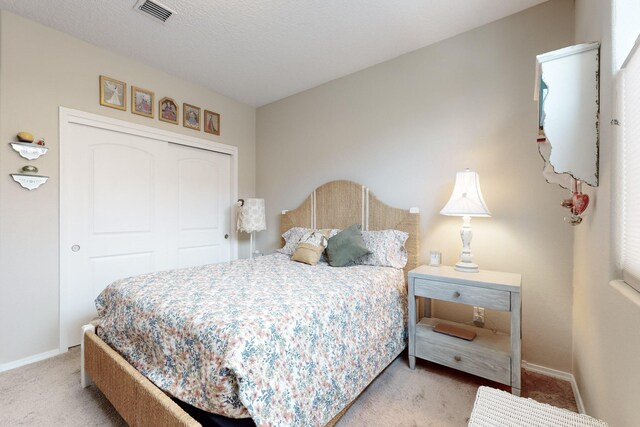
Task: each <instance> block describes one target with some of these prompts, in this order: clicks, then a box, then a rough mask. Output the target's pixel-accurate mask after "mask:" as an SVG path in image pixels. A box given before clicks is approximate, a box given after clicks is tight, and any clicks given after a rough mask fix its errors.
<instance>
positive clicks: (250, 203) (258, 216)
mask: <svg viewBox="0 0 640 427" xmlns="http://www.w3.org/2000/svg"><path fill="white" fill-rule="evenodd" d="M237 206H238V231H242V232H245V233H250V235H251V240H250V241H249V250H250V258H253V257H254V256H260V255H262V254H261V253H259V252H258V251H256V250H255V249H254V242H253V234H254V233H255V232H256V231H262V230H266V229H267V218H266V213H265V208H264V199H240V200H238V204H237Z"/></svg>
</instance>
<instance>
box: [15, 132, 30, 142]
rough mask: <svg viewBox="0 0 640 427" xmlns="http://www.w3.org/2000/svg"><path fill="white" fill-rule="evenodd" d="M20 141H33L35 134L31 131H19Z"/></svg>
mask: <svg viewBox="0 0 640 427" xmlns="http://www.w3.org/2000/svg"><path fill="white" fill-rule="evenodd" d="M16 136H17V137H18V141H20V142H33V135H31V134H30V133H29V132H18V135H16Z"/></svg>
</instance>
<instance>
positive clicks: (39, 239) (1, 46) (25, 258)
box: [0, 11, 255, 366]
mask: <svg viewBox="0 0 640 427" xmlns="http://www.w3.org/2000/svg"><path fill="white" fill-rule="evenodd" d="M0 64H1V68H0V125H1V126H0V141H2V144H0V172H1V173H0V177H1V178H0V343H2V345H0V366H1V365H2V364H4V363H9V362H12V361H16V360H19V359H22V358H26V357H29V356H32V355H36V354H39V353H43V352H46V351H49V350H52V349H56V348H57V347H58V288H59V283H58V282H59V281H58V274H59V266H58V252H59V249H58V245H59V243H58V242H59V240H58V233H59V227H58V209H59V206H58V205H59V204H58V186H59V179H58V178H59V162H58V156H59V151H58V146H59V144H58V127H59V126H58V107H59V106H64V107H69V108H75V109H79V110H84V111H89V112H92V113H96V114H102V115H105V116H109V117H113V118H117V119H121V120H127V121H130V122H135V123H139V124H143V125H147V126H154V127H157V128H161V129H165V130H168V131H172V132H179V133H184V134H185V135H190V136H195V137H199V138H204V139H211V140H215V141H217V142H221V143H224V144H229V145H235V146H237V147H239V188H238V191H239V195H240V196H252V195H253V194H254V190H255V108H253V107H250V106H248V105H245V104H242V103H240V102H237V101H234V100H231V99H229V98H227V97H224V96H221V95H219V94H217V93H215V92H212V91H209V90H206V89H204V88H203V87H200V86H196V85H194V84H192V83H189V82H187V81H185V80H182V79H179V78H176V77H174V76H171V75H168V74H165V73H163V72H160V71H158V70H155V69H153V68H150V67H148V66H145V65H144V64H141V63H139V62H137V61H135V60H133V59H130V58H125V57H123V56H120V55H117V54H114V53H111V52H108V51H106V50H104V49H101V48H98V47H95V46H93V45H90V44H87V43H85V42H82V41H80V40H78V39H75V38H73V37H71V36H68V35H66V34H63V33H60V32H58V31H54V30H52V29H49V28H47V27H44V26H41V25H39V24H36V23H34V22H32V21H29V20H26V19H23V18H21V17H18V16H16V15H13V14H11V13H8V12H5V11H2V12H1V15H0ZM184 66H185V67H188V66H190V65H189V64H184ZM100 74H104V75H107V76H110V77H113V78H116V79H119V80H123V81H125V82H127V83H128V85H135V86H140V87H142V88H145V89H149V90H152V91H154V92H155V95H156V97H157V98H156V102H157V99H159V98H162V97H164V96H170V97H172V98H174V99H175V100H176V101H177V102H178V103H179V104H182V102H188V103H190V104H194V105H198V106H200V107H202V108H208V109H212V110H214V111H217V112H219V113H220V114H221V115H222V121H221V124H222V135H221V136H220V137H215V136H212V135H209V134H205V133H204V132H196V131H193V130H190V129H186V128H184V127H182V125H180V126H176V125H172V124H169V123H164V122H160V121H159V120H158V119H157V118H155V119H153V120H152V119H149V118H146V117H141V116H136V115H133V114H131V108H130V105H129V106H128V111H119V110H115V109H112V108H107V107H102V106H100V105H99V103H98V100H99V96H98V76H99V75H100ZM129 95H130V92H129V93H128V95H127V100H129ZM156 107H157V106H156ZM181 108H182V107H181ZM156 115H157V114H156ZM20 130H26V131H29V132H31V133H33V134H34V135H35V136H37V137H44V138H45V139H46V142H47V146H48V147H49V152H48V154H47V155H46V156H44V157H41V158H39V159H37V160H35V161H27V160H26V159H22V158H21V157H19V156H18V154H17V153H15V152H13V150H12V149H11V147H10V146H9V145H8V144H7V143H8V142H9V141H13V140H15V134H16V133H17V131H20ZM28 163H29V164H33V165H35V166H37V167H38V168H39V169H40V173H42V174H44V175H48V176H50V179H49V181H48V182H47V183H46V184H45V185H44V186H42V187H40V188H39V189H37V190H34V191H31V192H30V191H27V190H24V189H22V188H20V187H19V186H18V184H16V183H15V182H13V180H12V179H11V177H10V176H9V174H10V173H14V172H18V171H19V169H20V168H21V167H22V166H24V165H25V164H28ZM246 246H247V245H246V244H245V243H244V242H243V244H242V245H241V254H240V255H241V256H243V255H244V254H245V253H247V254H248V249H247V248H246Z"/></svg>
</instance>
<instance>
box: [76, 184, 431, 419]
mask: <svg viewBox="0 0 640 427" xmlns="http://www.w3.org/2000/svg"><path fill="white" fill-rule="evenodd" d="M354 223H357V224H361V225H362V228H363V230H386V229H395V230H400V231H403V232H406V233H408V239H407V241H406V243H405V248H406V250H407V254H408V261H407V264H406V265H405V267H404V271H401V270H399V269H394V268H390V267H373V266H353V267H347V268H335V267H329V266H327V265H321V264H319V265H317V266H313V267H312V266H308V265H306V264H300V263H296V262H293V261H291V260H290V259H289V256H288V255H284V254H273V255H268V256H264V257H259V258H256V259H254V260H239V261H236V262H233V263H229V264H218V265H209V266H203V267H193V268H189V269H182V270H174V271H170V272H163V273H156V274H149V275H143V276H138V277H136V278H132V279H126V280H125V281H121V282H116V283H115V284H112V285H111V286H110V287H109V289H110V290H109V291H108V292H107V291H105V293H103V294H102V295H101V296H100V298H99V299H98V302H97V304H98V308H99V311H100V312H101V314H102V317H101V322H103V324H102V325H101V329H99V333H98V334H96V333H95V327H94V326H93V325H87V326H85V327H84V328H83V330H84V338H83V347H82V361H83V369H82V382H83V385H86V384H88V383H89V378H91V379H92V380H93V382H95V384H96V385H97V387H98V388H100V389H101V390H102V392H103V393H104V394H105V395H106V397H107V398H108V399H109V400H110V401H111V402H112V403H113V405H114V407H115V408H116V409H117V410H118V412H119V413H120V414H121V415H122V416H123V418H124V419H125V420H126V421H127V422H128V423H129V424H130V425H185V426H186V425H188V426H196V425H199V423H198V422H197V421H195V419H194V418H192V417H191V416H189V415H188V414H187V413H185V412H184V410H182V408H181V407H180V406H179V405H178V404H177V403H175V402H174V401H173V400H171V399H170V398H169V397H168V396H167V394H165V393H164V392H163V391H161V389H162V390H165V391H167V392H168V393H170V394H171V395H173V396H174V397H175V398H178V399H179V400H181V401H183V402H187V403H189V404H190V405H194V406H195V407H198V408H200V409H203V410H206V411H209V412H215V413H220V414H223V415H225V416H229V417H231V418H237V417H246V416H251V417H252V418H253V421H255V423H256V424H257V425H318V426H322V425H327V426H331V425H333V424H335V422H336V421H337V420H338V419H339V418H340V416H341V415H342V413H344V411H345V410H346V409H347V408H348V406H349V405H350V404H351V403H352V402H353V400H355V399H356V398H357V396H358V395H359V393H361V392H362V391H363V390H364V388H366V386H367V385H368V384H369V383H370V382H371V381H372V380H373V379H374V378H375V377H376V376H377V375H378V374H379V373H380V372H381V371H382V370H383V369H384V368H385V367H386V366H387V365H388V364H389V363H390V362H391V361H393V360H394V359H395V357H397V355H398V354H399V353H400V352H401V351H402V350H403V349H404V347H405V334H404V331H405V325H406V315H407V314H406V311H407V310H406V273H407V271H408V270H410V269H412V268H415V267H416V266H417V263H418V227H419V225H418V213H417V211H410V210H402V209H395V208H392V207H389V206H387V205H385V204H384V203H382V202H380V201H379V200H378V199H377V198H376V197H375V196H374V195H373V194H371V193H370V192H369V190H368V189H367V188H366V187H363V186H362V185H359V184H356V183H353V182H350V181H332V182H330V183H327V184H324V185H322V186H320V187H318V188H317V189H316V190H314V191H313V192H312V193H311V194H310V195H309V197H308V198H307V199H306V200H305V201H304V202H303V203H302V205H301V206H300V207H298V208H297V209H295V210H292V211H283V213H282V215H281V230H282V231H283V232H285V231H287V230H289V229H291V228H293V227H307V228H311V229H329V228H334V229H345V228H347V227H349V226H350V225H351V224H354ZM212 277H215V286H211V280H213V279H211V278H212ZM256 284H257V285H258V286H256ZM149 287H152V288H153V289H154V292H153V293H152V294H150V293H149V291H148V289H145V288H149ZM234 299H235V300H234ZM112 300H113V301H112ZM231 300H234V303H233V304H223V303H222V302H223V301H225V302H229V301H231ZM116 321H117V322H116ZM118 322H119V323H118ZM100 331H102V332H100ZM112 347H114V348H117V349H118V351H115V350H114V349H113V348H112ZM123 356H124V357H123ZM178 356H182V357H178ZM181 360H186V361H188V363H187V362H182V361H181ZM143 374H144V375H143ZM154 384H155V385H154ZM158 387H159V388H158ZM194 390H195V392H194Z"/></svg>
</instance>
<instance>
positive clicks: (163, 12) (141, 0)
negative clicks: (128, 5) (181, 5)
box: [134, 0, 174, 22]
mask: <svg viewBox="0 0 640 427" xmlns="http://www.w3.org/2000/svg"><path fill="white" fill-rule="evenodd" d="M134 9H135V10H137V11H139V12H141V13H144V14H145V15H147V16H150V17H152V18H154V19H158V20H160V21H162V22H167V19H169V18H170V17H171V15H173V14H174V12H173V11H172V10H171V9H169V8H168V7H166V6H164V5H162V4H160V3H158V2H156V1H151V0H138V2H137V3H136V5H135V6H134Z"/></svg>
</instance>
